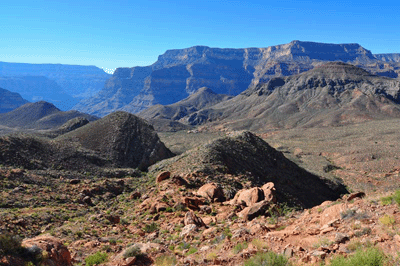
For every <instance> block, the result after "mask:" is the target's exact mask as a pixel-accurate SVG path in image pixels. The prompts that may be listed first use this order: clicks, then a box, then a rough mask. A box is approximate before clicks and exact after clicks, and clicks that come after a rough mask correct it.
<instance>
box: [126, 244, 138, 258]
mask: <svg viewBox="0 0 400 266" xmlns="http://www.w3.org/2000/svg"><path fill="white" fill-rule="evenodd" d="M141 255H142V253H141V251H140V248H139V247H138V246H136V245H133V246H131V247H129V248H128V249H127V250H126V251H125V252H124V258H130V257H139V256H141Z"/></svg>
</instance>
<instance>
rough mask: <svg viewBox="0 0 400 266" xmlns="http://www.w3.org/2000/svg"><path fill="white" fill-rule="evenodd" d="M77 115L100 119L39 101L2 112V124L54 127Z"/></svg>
mask: <svg viewBox="0 0 400 266" xmlns="http://www.w3.org/2000/svg"><path fill="white" fill-rule="evenodd" d="M75 117H84V118H86V119H88V120H89V121H95V120H97V119H98V118H97V117H95V116H92V115H88V114H84V113H81V112H78V111H74V110H71V111H66V112H63V111H61V110H60V109H58V108H57V107H56V106H55V105H53V104H51V103H48V102H45V101H39V102H35V103H26V104H24V105H22V106H20V107H18V108H16V109H13V110H12V111H10V112H7V113H4V114H0V125H3V126H7V127H10V128H20V129H41V130H44V129H54V128H57V127H59V126H62V125H63V124H64V123H66V122H67V121H68V120H70V119H73V118H75Z"/></svg>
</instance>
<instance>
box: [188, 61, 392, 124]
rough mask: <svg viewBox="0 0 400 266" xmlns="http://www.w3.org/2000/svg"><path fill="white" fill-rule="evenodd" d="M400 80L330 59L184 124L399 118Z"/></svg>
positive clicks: (360, 120)
mask: <svg viewBox="0 0 400 266" xmlns="http://www.w3.org/2000/svg"><path fill="white" fill-rule="evenodd" d="M399 91H400V82H399V81H398V80H395V79H391V78H386V77H379V76H375V75H372V74H370V73H368V72H367V71H365V70H363V69H361V68H358V67H356V66H353V65H349V64H345V63H340V62H330V63H327V64H325V65H322V66H320V67H316V68H315V69H313V70H310V71H308V72H305V73H302V74H300V75H296V76H290V77H281V78H273V79H271V80H270V81H268V82H267V83H260V84H258V85H257V86H255V87H254V88H250V89H248V90H246V91H245V92H243V93H242V94H241V95H239V96H237V97H235V98H233V99H231V100H228V101H226V102H223V103H221V104H218V105H215V106H213V107H212V108H210V109H203V110H201V111H199V112H196V113H193V114H192V115H190V116H188V117H187V118H186V123H189V124H193V123H195V124H198V123H199V122H200V123H202V122H203V121H210V120H213V121H215V120H222V122H218V123H224V124H226V125H229V127H231V128H234V129H251V130H261V129H267V128H269V129H270V128H282V127H283V128H292V127H298V126H303V127H311V126H319V125H322V126H332V125H333V126H336V125H343V124H349V123H355V122H362V121H366V120H372V119H386V118H388V117H400V106H399V105H398V104H399V100H400V98H399V96H400V94H399Z"/></svg>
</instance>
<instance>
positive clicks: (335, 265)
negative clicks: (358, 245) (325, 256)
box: [329, 247, 387, 266]
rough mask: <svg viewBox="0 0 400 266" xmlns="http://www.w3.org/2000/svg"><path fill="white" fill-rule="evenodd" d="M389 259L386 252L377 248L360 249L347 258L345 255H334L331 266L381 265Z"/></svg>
mask: <svg viewBox="0 0 400 266" xmlns="http://www.w3.org/2000/svg"><path fill="white" fill-rule="evenodd" d="M386 261H387V257H386V256H385V254H384V253H383V252H382V251H381V250H379V249H377V248H375V247H372V248H367V249H359V250H357V251H356V253H354V255H352V256H349V257H347V258H345V257H343V256H337V257H334V258H333V259H332V260H331V263H330V264H329V265H330V266H359V265H363V266H380V265H382V266H383V265H384V264H385V262H386Z"/></svg>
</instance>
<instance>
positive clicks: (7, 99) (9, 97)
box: [0, 88, 28, 113]
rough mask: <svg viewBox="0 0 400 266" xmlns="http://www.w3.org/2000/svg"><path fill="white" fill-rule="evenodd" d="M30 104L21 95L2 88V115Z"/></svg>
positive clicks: (0, 110)
mask: <svg viewBox="0 0 400 266" xmlns="http://www.w3.org/2000/svg"><path fill="white" fill-rule="evenodd" d="M26 103H28V101H27V100H25V99H23V98H22V97H21V95H20V94H18V93H16V92H11V91H9V90H5V89H3V88H0V113H7V112H10V111H12V110H14V109H16V108H18V107H20V106H21V105H24V104H26Z"/></svg>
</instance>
